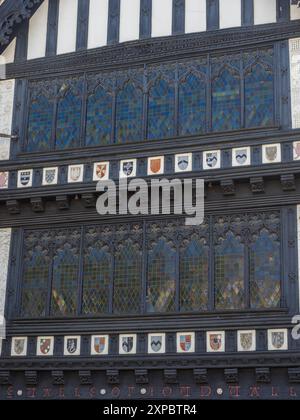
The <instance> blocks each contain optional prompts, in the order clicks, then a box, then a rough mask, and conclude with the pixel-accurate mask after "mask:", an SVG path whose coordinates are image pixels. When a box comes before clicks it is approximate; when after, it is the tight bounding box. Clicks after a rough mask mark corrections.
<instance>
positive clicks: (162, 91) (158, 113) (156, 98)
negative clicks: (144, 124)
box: [148, 78, 175, 139]
mask: <svg viewBox="0 0 300 420" xmlns="http://www.w3.org/2000/svg"><path fill="white" fill-rule="evenodd" d="M174 133H175V88H174V84H173V83H172V82H168V81H167V80H165V79H163V78H159V79H157V80H156V81H155V83H154V84H153V86H152V87H151V88H150V90H149V105H148V139H160V138H165V137H170V136H172V135H174Z"/></svg>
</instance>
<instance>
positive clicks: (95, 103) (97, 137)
mask: <svg viewBox="0 0 300 420" xmlns="http://www.w3.org/2000/svg"><path fill="white" fill-rule="evenodd" d="M111 119H112V97H111V95H109V94H108V93H107V92H106V91H105V90H104V89H103V87H102V86H99V87H98V88H97V90H96V92H95V93H94V94H92V95H90V96H89V98H88V102H87V118H86V145H87V146H97V145H101V144H108V143H110V139H111Z"/></svg>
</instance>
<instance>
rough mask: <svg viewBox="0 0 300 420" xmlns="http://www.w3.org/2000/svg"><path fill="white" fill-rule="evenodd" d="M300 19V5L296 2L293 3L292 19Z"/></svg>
mask: <svg viewBox="0 0 300 420" xmlns="http://www.w3.org/2000/svg"><path fill="white" fill-rule="evenodd" d="M296 19H300V7H297V5H296V4H291V20H296Z"/></svg>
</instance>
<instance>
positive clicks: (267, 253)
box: [250, 231, 281, 308]
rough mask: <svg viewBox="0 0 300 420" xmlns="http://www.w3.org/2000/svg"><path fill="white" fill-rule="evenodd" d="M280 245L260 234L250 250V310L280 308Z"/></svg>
mask: <svg viewBox="0 0 300 420" xmlns="http://www.w3.org/2000/svg"><path fill="white" fill-rule="evenodd" d="M280 294H281V287H280V244H279V242H277V241H276V240H274V239H273V238H272V236H271V235H270V234H269V233H268V232H267V231H263V232H261V234H260V236H259V238H258V239H257V240H256V242H255V243H254V244H252V245H251V248H250V299H251V308H274V307H275V308H276V307H279V306H280Z"/></svg>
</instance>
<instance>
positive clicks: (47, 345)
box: [40, 338, 51, 354]
mask: <svg viewBox="0 0 300 420" xmlns="http://www.w3.org/2000/svg"><path fill="white" fill-rule="evenodd" d="M50 349H51V339H50V338H42V339H41V341H40V351H41V353H42V354H48V353H49V352H50Z"/></svg>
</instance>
